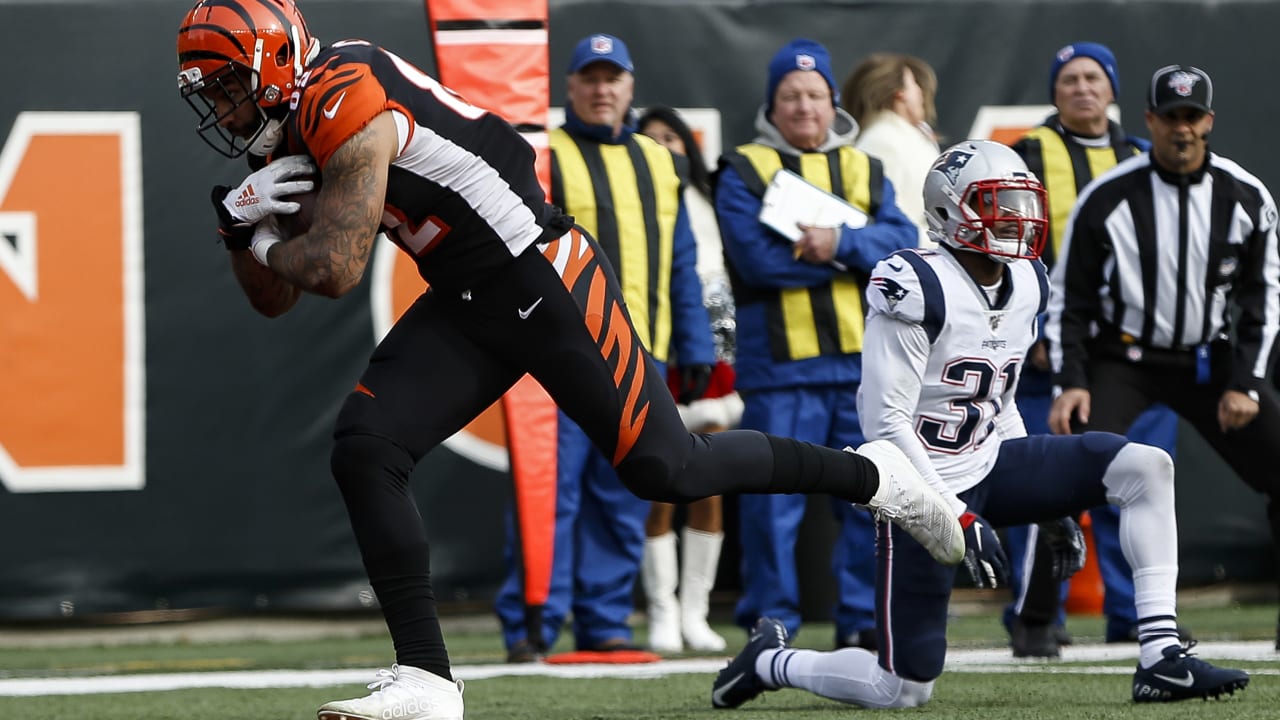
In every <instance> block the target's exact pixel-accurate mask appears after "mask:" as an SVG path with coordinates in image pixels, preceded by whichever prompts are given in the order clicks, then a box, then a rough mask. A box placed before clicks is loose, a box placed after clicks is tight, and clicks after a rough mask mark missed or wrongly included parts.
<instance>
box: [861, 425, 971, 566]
mask: <svg viewBox="0 0 1280 720" xmlns="http://www.w3.org/2000/svg"><path fill="white" fill-rule="evenodd" d="M845 451H846V452H853V453H856V454H858V455H861V456H863V457H865V458H866V459H868V460H870V461H871V462H872V463H874V464H875V466H876V470H878V471H879V472H880V488H879V489H878V490H876V494H875V495H874V496H873V497H872V498H871V499H870V500H868V501H867V507H869V508H871V509H872V510H873V511H875V514H876V519H879V520H890V521H892V522H893V524H895V525H897V526H898V527H900V528H902V529H903V530H905V531H906V532H907V534H908V535H910V536H911V537H913V538H915V540H916V542H918V543H920V544H921V545H923V546H924V548H925V549H926V550H928V551H929V554H930V555H932V556H933V559H934V560H937V561H938V562H940V563H942V564H944V565H956V564H958V563H959V562H960V561H961V560H963V559H964V530H962V529H961V528H960V520H959V518H957V517H956V514H955V513H954V512H953V511H952V510H951V505H950V504H948V503H947V501H946V500H945V499H943V497H942V494H941V493H939V492H938V491H937V490H935V489H933V487H931V486H930V485H929V483H927V482H925V479H924V478H923V477H921V476H920V473H919V472H918V471H917V470H916V468H915V466H914V465H912V464H911V460H909V459H908V458H907V456H906V455H904V454H903V452H902V450H900V449H899V448H898V446H896V445H894V444H893V443H891V442H889V441H888V440H873V441H871V442H869V443H865V444H863V445H862V446H861V447H859V448H858V449H857V450H853V449H852V448H845Z"/></svg>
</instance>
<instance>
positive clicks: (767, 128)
mask: <svg viewBox="0 0 1280 720" xmlns="http://www.w3.org/2000/svg"><path fill="white" fill-rule="evenodd" d="M837 100H838V98H837V95H836V85H835V81H834V76H833V75H832V72H831V59H830V55H829V54H828V53H827V50H826V48H824V47H823V46H822V45H820V44H819V43H817V42H814V41H812V40H806V39H797V40H794V41H792V42H790V43H788V44H787V45H786V46H784V47H783V48H782V49H781V50H780V51H779V52H778V53H777V54H776V55H775V56H774V58H773V59H772V60H771V61H770V63H769V68H768V82H767V86H766V95H765V102H764V105H763V107H761V109H760V112H759V114H758V116H757V118H756V129H757V131H758V132H759V137H757V138H756V139H755V141H753V142H751V143H748V144H746V145H741V146H739V147H737V148H735V149H734V150H733V151H731V152H729V153H727V154H726V155H725V156H724V157H723V158H722V159H721V162H720V169H719V171H718V173H717V183H716V194H715V206H716V216H717V218H718V219H719V221H720V230H721V234H722V236H723V240H724V248H725V259H726V266H727V268H728V271H729V276H730V280H731V282H732V283H733V291H734V297H735V299H736V302H737V322H738V357H737V363H736V365H735V370H736V371H737V374H738V375H737V387H738V389H739V391H740V392H741V393H742V395H743V401H744V403H745V409H744V413H743V417H742V427H744V428H750V429H754V430H762V431H766V432H774V431H778V430H781V429H785V430H786V434H790V435H792V436H794V437H796V438H797V439H800V440H806V441H808V442H812V443H815V444H819V445H826V446H830V447H835V448H840V447H844V446H846V445H851V446H854V447H856V446H857V445H858V444H859V443H861V442H862V431H861V428H860V426H859V422H858V416H857V409H856V405H855V397H856V395H857V391H858V384H859V382H860V380H861V377H862V358H861V350H862V329H863V291H864V287H865V286H864V284H863V283H864V281H865V279H866V277H867V275H868V273H869V272H870V270H871V268H872V267H874V266H875V263H876V262H877V261H878V260H880V259H881V258H882V257H884V256H886V255H888V254H890V253H892V252H894V251H896V250H900V249H903V248H908V247H914V246H915V245H916V243H917V241H918V237H919V235H918V232H917V230H916V228H915V226H914V225H912V224H911V221H910V220H909V219H907V217H906V216H905V215H904V214H903V213H902V211H901V210H899V209H898V207H897V205H896V203H895V201H894V191H893V186H892V184H891V183H890V182H889V181H888V180H887V179H885V177H884V172H883V170H882V168H881V166H880V163H879V161H878V160H875V159H874V158H872V157H870V156H869V155H867V154H866V153H863V152H861V151H859V150H856V149H855V148H854V147H853V138H854V136H855V135H856V134H857V124H856V123H855V122H854V121H853V119H852V118H851V117H849V115H848V114H847V113H845V112H844V111H843V110H840V109H839V108H838V107H837ZM771 185H772V189H770V188H771ZM805 504H806V503H805V498H804V497H802V496H798V495H744V496H742V497H740V498H739V499H738V507H739V513H740V520H741V524H740V527H741V543H742V578H743V587H744V593H743V597H742V599H741V600H740V601H739V603H738V607H737V609H736V612H735V621H736V622H737V623H738V624H739V625H741V626H743V627H744V628H750V627H752V626H753V625H754V624H755V622H756V620H757V619H758V618H760V617H765V616H767V617H773V618H778V619H779V620H781V621H782V622H783V623H784V624H785V625H786V627H787V630H788V631H789V632H791V633H793V634H794V633H795V632H796V631H797V630H798V629H799V626H800V620H801V618H800V611H799V587H798V582H797V577H796V568H795V541H796V537H797V535H798V533H799V527H800V523H801V521H802V519H803V517H804V511H805ZM833 507H834V509H835V513H836V516H837V518H838V519H839V521H840V526H841V527H840V540H839V542H838V543H837V546H836V548H835V550H834V552H833V559H832V564H833V566H834V570H835V574H836V577H837V584H838V594H839V600H838V602H837V607H836V612H835V620H836V639H835V640H836V645H837V646H840V647H843V646H846V645H859V646H862V647H874V646H875V645H876V638H875V634H874V627H875V602H874V592H873V589H874V586H875V577H874V569H875V533H874V524H873V522H872V519H871V516H870V515H868V514H867V513H865V512H862V511H858V510H855V509H853V508H851V507H849V506H848V504H847V503H834V504H833Z"/></svg>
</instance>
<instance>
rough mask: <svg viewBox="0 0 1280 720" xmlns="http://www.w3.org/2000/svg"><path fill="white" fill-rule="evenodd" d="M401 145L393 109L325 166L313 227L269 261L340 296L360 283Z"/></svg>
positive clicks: (309, 286) (319, 290)
mask: <svg viewBox="0 0 1280 720" xmlns="http://www.w3.org/2000/svg"><path fill="white" fill-rule="evenodd" d="M397 150H398V140H397V137H396V126H395V121H394V120H392V118H391V113H390V111H387V112H383V113H382V114H381V115H379V116H378V117H376V118H374V119H373V120H372V121H371V122H370V123H369V124H368V125H366V126H365V127H364V128H363V129H361V130H360V131H359V132H357V133H356V134H355V135H352V136H351V137H350V138H349V139H348V140H347V141H346V142H344V143H343V144H342V146H341V147H339V148H338V149H337V150H336V151H335V152H334V153H333V155H332V156H331V157H330V158H329V162H328V163H327V164H326V165H325V167H324V175H323V182H322V184H321V186H320V192H319V194H318V195H317V197H316V207H315V217H314V218H313V219H312V221H311V227H310V229H308V230H307V232H305V233H303V234H302V235H299V236H297V237H295V238H293V239H292V240H289V241H287V242H281V243H277V244H275V245H273V246H272V247H271V248H270V249H269V250H268V252H267V264H268V265H269V266H270V268H271V269H272V270H274V271H275V273H276V274H277V275H278V276H279V277H280V278H281V279H283V280H285V281H286V282H288V283H289V284H291V285H293V286H294V287H296V288H298V289H300V290H302V291H304V292H309V293H315V294H317V295H325V296H328V297H334V298H336V297H341V296H343V295H345V294H346V293H348V292H350V291H351V290H352V289H353V288H355V286H356V285H357V284H359V282H360V278H361V277H362V276H363V275H364V270H365V267H366V266H367V265H368V263H369V256H370V254H371V253H372V251H373V241H374V238H375V237H376V236H377V234H378V225H379V223H380V222H381V220H382V207H383V204H384V202H385V200H386V194H387V172H388V170H389V168H390V166H391V161H392V159H393V158H394V157H395V154H396V152H397ZM242 284H243V281H242ZM255 307H256V305H255Z"/></svg>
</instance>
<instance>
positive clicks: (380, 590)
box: [365, 544, 453, 680]
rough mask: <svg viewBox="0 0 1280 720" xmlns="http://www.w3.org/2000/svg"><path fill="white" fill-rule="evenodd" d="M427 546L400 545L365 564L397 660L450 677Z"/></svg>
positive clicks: (451, 677) (449, 678)
mask: <svg viewBox="0 0 1280 720" xmlns="http://www.w3.org/2000/svg"><path fill="white" fill-rule="evenodd" d="M429 553H430V549H429V548H428V546H427V545H425V544H423V545H420V546H412V547H408V548H402V549H400V550H399V551H397V552H394V553H392V554H389V555H385V556H383V557H381V558H378V559H377V560H375V561H371V562H369V563H367V564H366V566H365V567H366V569H367V570H368V572H369V583H370V584H371V585H372V586H373V592H374V593H375V594H376V595H377V596H378V602H379V604H381V605H382V615H383V617H384V618H386V621H387V630H388V631H390V633H391V642H392V644H393V645H394V646H395V650H396V662H397V663H399V664H401V665H410V666H412V667H416V668H421V669H423V670H426V671H427V672H430V673H433V674H435V675H439V676H440V677H442V678H444V679H446V680H452V679H453V674H452V673H451V672H450V670H449V652H448V650H447V649H446V648H445V644H444V634H443V633H442V632H441V631H440V617H439V614H438V613H437V610H436V597H435V592H434V591H433V590H432V589H431V561H430V555H429Z"/></svg>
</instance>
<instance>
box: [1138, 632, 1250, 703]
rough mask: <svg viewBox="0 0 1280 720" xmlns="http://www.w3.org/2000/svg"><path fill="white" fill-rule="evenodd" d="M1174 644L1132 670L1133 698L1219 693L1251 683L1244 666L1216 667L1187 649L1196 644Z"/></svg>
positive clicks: (1150, 699) (1152, 699)
mask: <svg viewBox="0 0 1280 720" xmlns="http://www.w3.org/2000/svg"><path fill="white" fill-rule="evenodd" d="M1195 644H1196V643H1195V641H1194V640H1193V641H1191V642H1190V643H1188V644H1187V646H1186V647H1182V646H1181V645H1174V646H1172V647H1167V648H1165V649H1164V659H1163V660H1161V661H1160V662H1158V663H1156V664H1155V665H1152V666H1151V667H1149V668H1146V669H1145V670H1144V669H1143V667H1142V665H1141V663H1139V665H1138V670H1137V672H1135V673H1134V674H1133V701H1134V702H1176V701H1178V700H1188V699H1190V698H1203V699H1205V700H1208V699H1209V698H1210V697H1214V698H1216V697H1218V696H1220V695H1222V694H1223V693H1226V694H1228V695H1231V694H1232V693H1234V692H1235V691H1237V690H1243V689H1244V688H1245V686H1246V685H1248V684H1249V673H1247V672H1245V671H1243V670H1232V669H1230V668H1220V667H1214V666H1213V665H1210V664H1209V663H1207V662H1205V661H1203V660H1199V659H1197V658H1196V657H1195V656H1193V655H1192V654H1191V653H1189V652H1187V651H1188V650H1190V649H1191V648H1193V647H1195Z"/></svg>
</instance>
